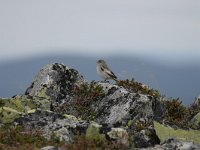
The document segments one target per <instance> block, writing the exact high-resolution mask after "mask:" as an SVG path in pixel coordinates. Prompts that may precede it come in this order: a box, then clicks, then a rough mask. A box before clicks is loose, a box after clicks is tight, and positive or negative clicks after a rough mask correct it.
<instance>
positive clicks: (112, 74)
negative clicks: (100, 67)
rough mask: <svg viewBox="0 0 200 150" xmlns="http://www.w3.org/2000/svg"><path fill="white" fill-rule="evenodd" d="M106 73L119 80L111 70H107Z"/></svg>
mask: <svg viewBox="0 0 200 150" xmlns="http://www.w3.org/2000/svg"><path fill="white" fill-rule="evenodd" d="M106 72H107V74H108V75H109V76H110V77H111V78H113V79H117V77H116V75H115V74H114V73H113V72H112V71H111V70H106Z"/></svg>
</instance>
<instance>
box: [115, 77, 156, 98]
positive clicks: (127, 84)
mask: <svg viewBox="0 0 200 150" xmlns="http://www.w3.org/2000/svg"><path fill="white" fill-rule="evenodd" d="M116 85H118V86H122V87H124V88H125V89H127V90H128V91H131V92H135V93H139V94H148V95H151V96H153V97H160V94H159V92H158V91H157V90H154V89H150V88H148V87H147V86H144V85H143V84H142V83H139V82H136V81H135V80H134V79H132V80H128V79H126V80H119V81H117V82H116Z"/></svg>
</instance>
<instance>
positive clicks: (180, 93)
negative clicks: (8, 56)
mask: <svg viewBox="0 0 200 150" xmlns="http://www.w3.org/2000/svg"><path fill="white" fill-rule="evenodd" d="M105 59H106V61H107V63H108V64H109V66H110V68H112V70H113V72H114V73H115V74H116V75H117V76H118V78H119V79H126V78H129V79H130V78H134V79H135V80H137V81H139V82H142V83H144V84H146V85H149V86H150V87H152V88H155V89H158V90H159V91H160V92H161V94H163V95H166V96H167V97H173V98H177V97H179V98H180V99H181V100H183V102H184V104H186V105H187V104H190V103H192V101H194V99H195V97H197V96H198V95H199V93H200V86H199V85H200V66H199V65H193V66H191V65H190V66H179V67H173V66H171V67H170V66H166V65H163V64H158V63H155V62H152V61H148V60H146V59H145V58H131V57H122V58H121V57H120V58H119V57H112V58H105ZM96 60H97V58H93V57H81V56H67V55H63V56H51V57H45V56H44V57H42V56H41V57H37V58H32V59H27V60H20V61H16V62H10V63H4V64H1V65H0V71H1V73H0V97H11V96H13V95H15V94H18V93H24V92H25V90H26V88H27V87H28V86H29V85H30V83H31V82H32V80H33V78H34V76H35V75H36V74H37V72H38V71H39V70H40V69H41V68H42V67H43V66H44V65H46V64H50V63H55V62H59V63H64V64H65V65H66V66H69V67H73V68H75V69H77V70H78V71H79V72H80V73H82V75H83V76H84V78H85V79H87V80H89V81H91V80H101V79H100V77H99V76H98V75H97V74H96Z"/></svg>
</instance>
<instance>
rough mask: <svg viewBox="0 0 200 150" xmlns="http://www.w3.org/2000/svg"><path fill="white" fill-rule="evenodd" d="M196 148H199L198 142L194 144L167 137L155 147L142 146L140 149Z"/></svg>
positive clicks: (175, 149)
mask: <svg viewBox="0 0 200 150" xmlns="http://www.w3.org/2000/svg"><path fill="white" fill-rule="evenodd" d="M162 149H165V150H198V149H200V145H199V144H194V143H192V142H182V141H178V140H177V139H173V138H171V139H168V140H166V141H165V142H163V143H162V144H161V145H156V146H155V147H149V148H145V149H144V148H143V149H140V150H162Z"/></svg>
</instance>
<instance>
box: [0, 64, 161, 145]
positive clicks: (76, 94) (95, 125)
mask: <svg viewBox="0 0 200 150" xmlns="http://www.w3.org/2000/svg"><path fill="white" fill-rule="evenodd" d="M99 93H100V94H99ZM9 101H11V102H10V103H5V102H4V101H3V103H2V104H1V102H2V101H1V100H0V105H3V107H1V109H0V111H2V112H3V114H8V112H7V111H9V112H11V114H12V115H10V116H9V117H7V122H13V120H14V124H15V125H22V126H24V127H25V128H27V129H32V128H34V129H37V130H39V131H41V132H42V134H43V136H44V137H45V138H47V139H50V138H51V137H52V136H54V138H56V139H58V140H60V141H66V142H72V141H73V140H74V137H75V136H76V135H79V134H82V135H84V136H85V137H86V138H89V139H93V140H97V141H114V142H116V143H120V144H123V145H125V147H127V148H128V147H131V146H133V145H135V146H136V147H138V148H140V147H148V146H154V145H156V144H159V143H160V140H159V138H158V136H157V135H156V132H155V130H154V128H153V120H154V119H155V118H157V119H159V117H160V118H161V117H162V115H163V110H164V108H163V105H162V103H160V102H159V100H158V99H155V98H154V97H152V96H149V95H147V94H141V93H135V92H132V91H131V90H127V89H125V88H123V87H120V86H117V85H113V84H111V83H108V82H91V83H87V82H85V81H84V79H83V77H82V76H81V75H80V74H79V72H78V71H76V70H75V69H70V68H68V67H65V66H64V65H62V64H57V63H55V64H50V65H47V66H45V67H44V68H42V69H41V70H40V71H39V73H38V74H37V75H36V77H35V79H34V81H33V83H32V84H31V86H30V87H29V88H28V89H27V90H26V93H25V95H22V96H20V97H19V96H16V97H14V98H12V99H10V100H9ZM7 107H8V108H9V109H6V112H5V108H7ZM11 110H12V111H11ZM66 114H67V115H66ZM83 114H84V115H83ZM83 117H84V118H83ZM2 118H3V119H1V120H6V119H4V118H5V117H2ZM77 118H79V119H77ZM8 120H9V121H8Z"/></svg>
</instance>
